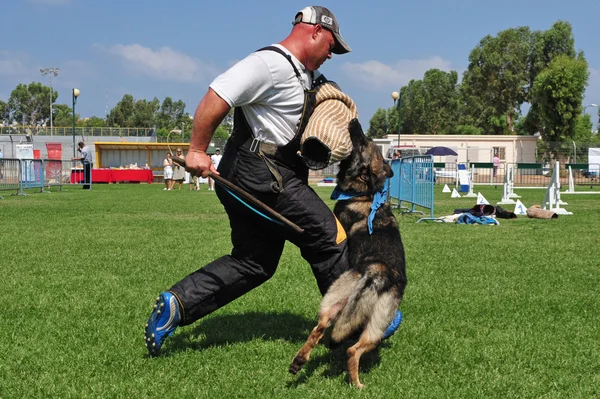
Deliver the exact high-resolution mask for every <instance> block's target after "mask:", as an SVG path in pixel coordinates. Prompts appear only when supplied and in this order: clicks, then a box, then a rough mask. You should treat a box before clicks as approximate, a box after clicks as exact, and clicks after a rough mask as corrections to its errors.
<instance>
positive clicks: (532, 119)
mask: <svg viewBox="0 0 600 399" xmlns="http://www.w3.org/2000/svg"><path fill="white" fill-rule="evenodd" d="M559 55H566V56H568V57H570V58H575V57H576V51H575V38H574V37H573V31H572V28H571V24H569V23H568V22H564V21H557V22H555V23H554V24H553V25H552V27H551V28H550V29H548V30H546V31H535V32H533V33H532V35H531V50H530V55H529V77H528V90H527V96H526V100H527V101H528V102H529V103H531V108H530V109H529V112H528V113H527V119H526V121H525V123H524V125H523V127H524V129H525V130H526V131H527V132H529V134H534V133H536V132H540V134H541V133H542V130H543V126H542V123H541V115H540V110H539V105H538V102H537V100H536V98H535V95H534V90H533V85H534V82H535V79H536V77H537V76H538V75H539V74H540V72H542V71H543V70H544V69H545V68H547V67H548V65H550V63H551V62H552V60H553V59H554V58H556V57H557V56H559Z"/></svg>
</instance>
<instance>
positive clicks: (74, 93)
mask: <svg viewBox="0 0 600 399" xmlns="http://www.w3.org/2000/svg"><path fill="white" fill-rule="evenodd" d="M72 94H73V158H77V157H76V155H75V148H76V147H77V146H76V145H75V104H77V97H79V94H80V91H79V89H73V91H72ZM81 137H83V135H82V136H81Z"/></svg>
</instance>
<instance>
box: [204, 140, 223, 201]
mask: <svg viewBox="0 0 600 399" xmlns="http://www.w3.org/2000/svg"><path fill="white" fill-rule="evenodd" d="M221 158H223V155H221V149H220V148H217V149H216V150H215V153H214V154H213V156H211V157H210V160H211V161H212V163H213V165H215V169H219V163H220V162H221ZM208 189H209V190H210V191H215V181H214V180H213V179H211V178H210V177H209V178H208Z"/></svg>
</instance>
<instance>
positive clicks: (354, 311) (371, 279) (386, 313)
mask: <svg viewBox="0 0 600 399" xmlns="http://www.w3.org/2000/svg"><path fill="white" fill-rule="evenodd" d="M386 268H387V266H386V265H382V264H377V263H374V264H371V265H369V267H368V269H367V272H366V273H365V274H363V275H362V276H361V277H360V279H358V281H356V283H355V285H354V287H353V290H352V293H351V294H350V295H349V297H348V302H347V304H346V306H344V308H343V309H342V310H341V311H340V314H339V316H338V318H337V320H336V322H335V325H334V327H333V331H332V332H331V339H332V340H333V341H334V342H341V341H343V340H344V339H346V338H348V337H349V336H351V335H352V334H353V333H354V332H356V331H358V330H359V329H363V330H364V331H365V332H366V333H367V334H369V336H370V339H371V340H372V341H373V342H377V341H379V340H381V339H382V338H383V334H384V332H385V330H386V328H387V327H388V326H389V324H390V323H391V321H392V320H393V319H394V316H395V314H396V310H397V309H398V305H399V304H400V301H401V295H400V294H399V293H398V291H397V288H396V287H394V286H392V285H390V284H389V280H387V278H386V277H385V276H384V274H385V269H386Z"/></svg>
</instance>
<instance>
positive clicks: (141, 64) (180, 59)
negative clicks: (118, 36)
mask: <svg viewBox="0 0 600 399" xmlns="http://www.w3.org/2000/svg"><path fill="white" fill-rule="evenodd" d="M105 50H106V51H108V52H109V53H111V54H114V55H116V56H118V57H120V58H121V59H122V60H123V61H124V62H125V64H126V65H127V67H128V68H129V69H130V70H132V71H133V72H136V73H142V74H144V75H147V76H150V77H153V78H156V79H161V80H172V81H178V82H199V81H202V80H205V79H206V78H208V77H212V76H214V75H215V74H216V73H217V72H218V70H217V69H216V68H215V67H213V66H211V65H208V64H205V63H203V62H201V61H200V60H197V59H195V58H192V57H190V56H189V55H187V54H184V53H182V52H179V51H176V50H173V49H171V48H169V47H161V48H158V49H156V50H155V49H151V48H148V47H144V46H142V45H139V44H130V45H123V44H116V45H114V46H111V47H108V48H106V49H105Z"/></svg>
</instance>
